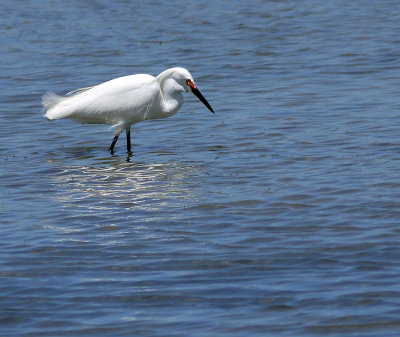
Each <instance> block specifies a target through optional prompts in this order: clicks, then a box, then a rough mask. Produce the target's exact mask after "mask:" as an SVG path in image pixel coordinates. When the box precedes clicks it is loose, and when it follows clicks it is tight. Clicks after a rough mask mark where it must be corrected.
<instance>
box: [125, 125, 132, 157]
mask: <svg viewBox="0 0 400 337" xmlns="http://www.w3.org/2000/svg"><path fill="white" fill-rule="evenodd" d="M126 149H127V150H128V154H129V155H131V154H132V151H131V149H132V147H131V129H130V128H128V129H126Z"/></svg>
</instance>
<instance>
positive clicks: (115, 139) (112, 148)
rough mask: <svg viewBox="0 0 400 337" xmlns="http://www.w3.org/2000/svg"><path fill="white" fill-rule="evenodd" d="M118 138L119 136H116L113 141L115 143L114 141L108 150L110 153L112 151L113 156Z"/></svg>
mask: <svg viewBox="0 0 400 337" xmlns="http://www.w3.org/2000/svg"><path fill="white" fill-rule="evenodd" d="M118 137H119V134H118V135H115V136H114V139H113V141H112V143H111V145H110V148H109V149H108V151H110V152H111V154H113V153H114V146H115V143H116V142H117V140H118Z"/></svg>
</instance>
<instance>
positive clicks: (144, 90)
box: [42, 68, 214, 154]
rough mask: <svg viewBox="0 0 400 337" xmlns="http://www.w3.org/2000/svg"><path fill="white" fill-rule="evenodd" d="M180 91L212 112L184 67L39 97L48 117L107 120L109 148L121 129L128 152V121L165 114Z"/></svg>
mask: <svg viewBox="0 0 400 337" xmlns="http://www.w3.org/2000/svg"><path fill="white" fill-rule="evenodd" d="M182 92H192V93H193V94H194V95H196V96H197V97H198V98H199V99H200V101H202V102H203V103H204V105H205V106H206V107H207V108H208V109H209V110H210V111H211V112H212V113H214V110H213V108H212V107H211V105H210V104H209V103H208V102H207V100H206V99H205V98H204V96H203V95H202V94H201V93H200V91H199V89H198V88H197V86H196V84H195V83H194V81H193V77H192V75H191V74H190V73H189V71H187V70H186V69H184V68H171V69H167V70H165V71H163V72H162V73H161V74H159V75H158V76H157V77H153V76H151V75H146V74H137V75H128V76H124V77H119V78H116V79H113V80H110V81H107V82H104V83H101V84H99V85H95V86H93V87H87V88H82V89H78V90H75V91H71V92H69V93H67V95H66V96H65V97H62V96H58V95H56V94H54V93H51V92H48V93H46V94H45V95H44V96H43V98H42V104H43V107H44V109H45V111H46V114H45V116H46V117H47V119H49V120H55V119H60V118H72V119H74V120H76V121H78V122H80V123H87V124H111V125H113V126H114V127H115V128H116V131H115V135H114V139H113V141H112V143H111V146H110V148H109V151H110V152H111V153H113V152H114V146H115V143H116V142H117V140H118V137H119V135H120V134H121V132H122V131H123V130H125V131H126V145H127V149H128V153H129V154H131V135H130V130H131V125H132V124H134V123H137V122H141V121H144V120H148V119H158V118H166V117H170V116H172V115H174V114H175V113H177V112H178V110H179V108H180V107H181V106H182V103H183V97H182Z"/></svg>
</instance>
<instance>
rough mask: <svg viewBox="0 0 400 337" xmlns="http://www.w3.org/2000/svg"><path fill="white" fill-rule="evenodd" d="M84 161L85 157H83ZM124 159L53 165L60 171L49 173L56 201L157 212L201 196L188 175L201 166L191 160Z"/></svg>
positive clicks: (191, 174)
mask: <svg viewBox="0 0 400 337" xmlns="http://www.w3.org/2000/svg"><path fill="white" fill-rule="evenodd" d="M81 159H82V161H84V162H87V161H88V160H87V157H86V156H82V157H81ZM132 159H134V157H132V158H130V160H131V161H132V162H126V161H125V160H123V158H122V157H119V156H109V157H105V158H97V159H95V160H93V164H92V165H85V166H78V165H74V166H66V165H65V164H66V162H67V161H63V162H62V163H58V164H56V166H57V169H58V170H59V173H58V174H56V175H54V176H52V179H53V180H54V183H56V184H58V185H59V186H60V192H59V193H58V196H57V200H58V201H59V202H61V203H62V204H63V207H77V206H78V207H80V208H81V209H82V208H86V209H87V211H88V212H92V211H94V210H96V211H99V210H101V211H111V210H112V209H113V208H114V207H115V206H118V207H122V208H124V209H130V210H133V211H160V210H162V209H169V208H173V207H179V203H180V200H182V199H185V200H186V201H185V203H186V204H187V199H190V200H192V202H194V201H195V200H197V199H198V198H200V194H201V192H199V187H198V186H193V184H192V183H191V177H192V176H193V175H196V174H198V171H199V170H201V166H200V167H199V166H198V165H194V164H193V163H191V164H189V163H180V162H167V163H157V162H155V163H151V164H148V163H143V162H133V160H132Z"/></svg>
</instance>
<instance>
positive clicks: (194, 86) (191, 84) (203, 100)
mask: <svg viewBox="0 0 400 337" xmlns="http://www.w3.org/2000/svg"><path fill="white" fill-rule="evenodd" d="M186 84H187V85H188V86H189V87H190V88H191V89H192V92H193V94H195V96H196V97H197V98H198V99H199V100H200V101H202V102H203V104H204V105H205V106H206V107H207V108H208V110H210V111H211V112H212V113H214V110H213V108H212V107H211V105H210V103H208V102H207V100H206V99H205V98H204V96H203V95H202V94H201V92H200V90H199V89H197V86H196V84H194V83H193V82H192V81H191V80H190V79H187V80H186Z"/></svg>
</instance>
